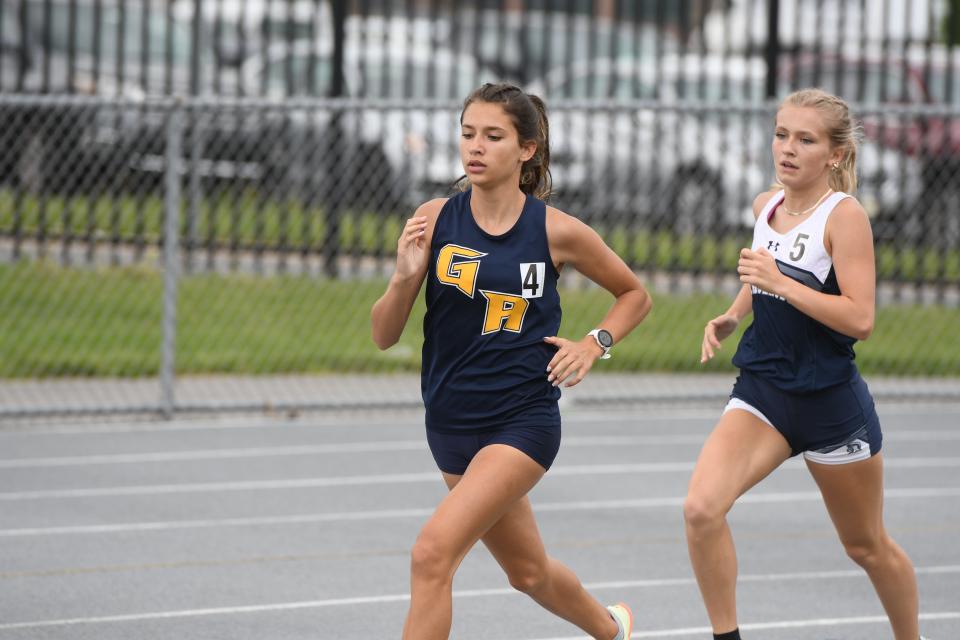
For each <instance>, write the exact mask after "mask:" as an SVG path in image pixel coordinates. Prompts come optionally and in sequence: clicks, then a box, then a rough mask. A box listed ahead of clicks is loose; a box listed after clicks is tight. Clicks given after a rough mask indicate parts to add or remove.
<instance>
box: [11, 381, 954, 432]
mask: <svg viewBox="0 0 960 640" xmlns="http://www.w3.org/2000/svg"><path fill="white" fill-rule="evenodd" d="M731 384H732V379H731ZM684 401H685V398H682V397H680V398H677V402H684ZM724 401H725V395H723V394H718V395H717V403H718V404H717V408H702V409H697V408H679V407H678V408H673V407H665V406H663V405H662V404H660V403H656V404H654V405H652V406H645V405H644V404H643V402H642V401H641V402H638V403H637V407H638V408H637V409H635V410H620V409H617V408H612V409H606V410H604V411H602V412H597V411H594V410H590V409H587V408H585V407H568V408H567V409H566V410H565V412H564V416H563V421H564V422H565V423H571V424H572V423H578V424H594V423H618V424H632V423H644V424H646V423H650V422H669V421H686V420H713V421H716V419H717V418H718V417H719V416H720V410H721V409H722V408H723V402H724ZM877 404H878V407H879V411H880V418H881V420H882V419H883V418H885V417H887V416H891V417H892V416H897V417H902V416H918V415H923V416H927V415H929V416H952V415H956V414H957V413H960V403H958V402H956V401H953V400H949V399H944V400H942V401H937V402H935V403H933V404H931V403H930V402H929V401H916V402H910V401H898V400H887V401H878V403H877ZM384 414H390V415H391V418H390V419H386V418H384V417H383V415H384ZM344 425H351V426H352V427H363V428H384V427H388V428H396V427H421V428H422V427H423V409H422V408H419V409H418V408H401V409H377V408H375V407H374V408H371V410H370V412H369V415H364V414H363V412H353V411H349V410H348V411H345V412H343V413H333V414H332V415H330V416H329V417H319V418H318V417H315V416H314V417H306V418H299V419H289V420H288V419H282V418H278V419H276V420H274V421H269V420H262V419H252V418H245V417H242V416H241V417H239V418H237V419H236V420H231V421H223V422H210V421H204V420H198V421H196V422H190V421H188V420H182V421H175V422H172V423H166V422H163V423H159V422H155V421H154V422H151V421H144V422H132V423H131V422H128V423H112V424H111V423H100V424H96V423H91V424H80V425H68V424H61V425H52V426H47V425H26V426H16V425H14V426H11V427H9V428H0V439H3V438H5V437H8V436H11V437H18V438H19V437H22V436H24V435H28V436H45V435H64V436H67V435H70V436H86V435H103V434H111V433H118V434H119V433H175V432H178V431H187V432H190V433H200V432H203V431H231V430H238V431H255V430H269V431H275V430H276V429H278V428H279V429H284V430H290V429H329V428H335V427H340V426H344Z"/></svg>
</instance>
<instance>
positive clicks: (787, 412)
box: [725, 371, 883, 464]
mask: <svg viewBox="0 0 960 640" xmlns="http://www.w3.org/2000/svg"><path fill="white" fill-rule="evenodd" d="M731 409H743V410H744V411H748V412H750V413H752V414H754V415H755V416H757V417H758V418H760V419H761V420H763V421H764V422H766V423H767V424H769V425H770V426H772V427H773V428H774V429H776V430H777V431H779V432H780V434H781V435H783V437H784V438H786V440H787V443H788V444H789V445H790V450H791V455H794V456H795V455H797V454H799V453H803V455H804V457H805V458H806V459H808V460H810V461H811V462H818V463H820V464H846V463H848V462H857V461H858V460H866V459H867V458H870V457H871V456H874V455H876V454H877V453H879V452H880V447H881V445H882V444H883V434H882V433H881V432H880V418H879V417H878V416H877V411H876V409H875V408H874V405H873V397H872V396H871V395H870V390H869V389H868V388H867V383H866V382H864V381H863V378H861V377H860V374H859V373H858V374H856V376H855V377H854V378H853V379H851V380H850V381H849V382H846V383H843V384H838V385H836V386H834V387H830V388H829V389H823V390H821V391H816V392H813V393H805V394H793V393H786V392H784V391H781V390H780V389H778V388H777V387H775V386H773V385H772V384H770V383H769V382H766V381H765V380H763V379H762V378H760V377H759V376H757V375H755V374H752V373H750V372H749V371H741V372H740V375H739V376H737V381H736V383H735V384H734V385H733V391H732V392H731V394H730V402H728V403H727V407H726V409H725V412H726V411H729V410H731Z"/></svg>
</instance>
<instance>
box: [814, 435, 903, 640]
mask: <svg viewBox="0 0 960 640" xmlns="http://www.w3.org/2000/svg"><path fill="white" fill-rule="evenodd" d="M882 456H883V454H882V453H878V454H877V455H875V456H873V457H872V458H870V459H869V460H863V461H861V462H852V463H850V464H842V465H828V464H817V463H815V462H811V461H809V460H807V467H808V468H809V469H810V473H811V474H812V475H813V478H814V480H816V482H817V486H818V487H820V493H821V494H822V495H823V501H824V503H825V504H826V506H827V511H828V512H829V513H830V519H831V520H833V525H834V526H835V527H836V529H837V533H838V534H839V535H840V541H841V542H842V543H843V546H844V549H845V550H846V552H847V555H849V556H850V558H852V559H853V561H854V562H856V563H857V564H858V565H860V566H861V567H863V568H864V569H865V570H866V572H867V575H868V576H870V581H871V582H872V583H873V587H874V589H876V591H877V595H878V596H879V597H880V602H881V603H882V604H883V608H884V610H886V612H887V617H888V618H890V625H891V626H892V627H893V635H894V637H895V638H896V639H897V640H917V638H919V637H920V626H919V624H920V623H919V621H918V615H919V603H918V596H917V578H916V574H915V572H914V570H913V564H912V563H911V562H910V558H908V557H907V554H906V553H904V551H903V549H901V548H900V547H899V546H898V545H897V543H896V542H894V541H893V539H891V538H890V536H889V535H887V532H886V530H885V529H884V527H883V457H882Z"/></svg>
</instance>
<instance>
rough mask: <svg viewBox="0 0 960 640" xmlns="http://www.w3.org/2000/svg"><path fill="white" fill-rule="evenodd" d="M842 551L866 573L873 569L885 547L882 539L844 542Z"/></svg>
mask: <svg viewBox="0 0 960 640" xmlns="http://www.w3.org/2000/svg"><path fill="white" fill-rule="evenodd" d="M843 549H844V551H846V552H847V556H848V557H849V558H850V559H851V560H853V561H854V562H856V563H857V564H858V565H860V566H861V567H863V568H864V569H866V570H868V571H869V570H870V569H872V568H873V567H875V566H876V565H877V563H878V562H880V561H881V560H882V559H883V558H884V554H885V553H886V545H885V544H884V543H883V540H882V539H877V540H857V541H856V542H845V543H844V545H843Z"/></svg>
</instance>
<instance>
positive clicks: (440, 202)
mask: <svg viewBox="0 0 960 640" xmlns="http://www.w3.org/2000/svg"><path fill="white" fill-rule="evenodd" d="M447 200H449V198H434V199H433V200H428V201H427V202H424V203H423V204H421V205H420V206H419V207H417V210H416V211H414V213H413V216H414V217H420V216H423V217H425V218H426V219H427V228H426V230H425V232H424V235H426V237H427V242H428V243H431V242H432V241H433V230H434V229H435V228H436V226H437V220H438V219H439V218H440V212H441V211H443V207H444V205H445V204H447ZM428 246H429V244H428Z"/></svg>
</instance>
